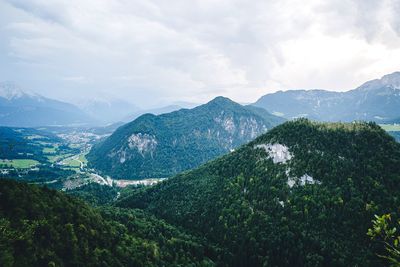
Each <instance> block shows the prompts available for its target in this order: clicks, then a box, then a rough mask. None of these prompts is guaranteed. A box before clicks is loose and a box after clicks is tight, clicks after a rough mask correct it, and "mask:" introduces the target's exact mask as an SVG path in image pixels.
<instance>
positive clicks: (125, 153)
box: [87, 97, 283, 178]
mask: <svg viewBox="0 0 400 267" xmlns="http://www.w3.org/2000/svg"><path fill="white" fill-rule="evenodd" d="M281 122H283V119H282V118H279V117H276V116H274V115H271V114H269V113H268V112H267V111H265V110H263V109H261V108H256V107H245V106H242V105H239V104H237V103H235V102H233V101H231V100H229V99H228V98H224V97H217V98H215V99H214V100H212V101H210V102H209V103H207V104H205V105H202V106H199V107H196V108H193V109H181V110H179V111H175V112H171V113H167V114H162V115H159V116H155V115H152V114H146V115H143V116H141V117H139V118H138V119H136V120H134V121H133V122H131V123H128V124H126V125H124V126H122V127H120V128H119V129H118V130H117V131H115V133H114V134H113V135H111V136H110V137H109V138H108V139H106V140H105V141H104V142H103V143H101V144H99V145H97V146H94V147H93V149H92V150H91V152H90V153H89V155H88V156H87V158H88V159H89V162H90V165H91V166H93V167H95V168H96V169H98V170H100V171H102V172H103V173H104V174H108V175H111V176H113V177H115V178H148V177H167V176H171V175H173V174H177V173H179V172H181V171H184V170H188V169H191V168H195V167H197V166H199V165H200V164H202V163H205V162H207V161H208V160H210V159H213V158H216V157H218V156H220V155H222V154H225V153H227V152H229V151H231V150H233V149H235V148H237V147H238V146H240V145H242V144H244V143H246V142H249V141H250V140H253V139H254V138H255V137H257V136H258V135H260V134H262V133H265V132H266V131H267V130H268V129H270V128H272V127H273V126H275V125H277V124H279V123H281Z"/></svg>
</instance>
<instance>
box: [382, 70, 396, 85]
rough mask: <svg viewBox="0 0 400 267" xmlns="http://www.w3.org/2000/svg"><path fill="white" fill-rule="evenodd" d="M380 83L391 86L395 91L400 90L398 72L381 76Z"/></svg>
mask: <svg viewBox="0 0 400 267" xmlns="http://www.w3.org/2000/svg"><path fill="white" fill-rule="evenodd" d="M381 82H382V84H384V85H388V86H391V87H393V88H395V89H400V71H396V72H393V73H391V74H387V75H385V76H383V77H382V78H381Z"/></svg>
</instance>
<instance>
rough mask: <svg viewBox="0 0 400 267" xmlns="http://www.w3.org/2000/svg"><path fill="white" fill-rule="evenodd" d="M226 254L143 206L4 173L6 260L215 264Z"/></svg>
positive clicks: (0, 186) (1, 261) (0, 246)
mask: <svg viewBox="0 0 400 267" xmlns="http://www.w3.org/2000/svg"><path fill="white" fill-rule="evenodd" d="M220 254H221V253H219V252H217V250H215V249H214V248H212V247H210V246H208V245H206V244H205V243H204V240H202V239H200V238H195V237H193V236H191V235H188V234H186V233H184V232H182V231H181V230H178V229H177V228H175V227H173V226H171V225H169V224H167V223H165V222H164V221H162V220H158V219H156V218H155V217H154V216H150V215H147V214H146V213H145V212H143V211H140V210H124V209H118V208H107V207H105V208H102V209H94V208H92V207H90V206H88V205H87V204H85V203H84V202H82V201H80V200H78V199H75V198H73V197H70V196H68V195H65V194H63V193H60V192H57V191H54V190H50V189H47V188H40V187H37V186H33V185H27V184H23V183H17V182H15V181H9V180H3V179H0V266H4V267H9V266H113V267H115V266H214V265H215V264H214V261H215V260H211V258H215V259H217V256H218V255H220Z"/></svg>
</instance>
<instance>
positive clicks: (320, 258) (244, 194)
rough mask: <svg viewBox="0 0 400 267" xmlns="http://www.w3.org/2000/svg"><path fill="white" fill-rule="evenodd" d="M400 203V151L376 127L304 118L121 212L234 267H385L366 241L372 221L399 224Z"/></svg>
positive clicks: (149, 191) (135, 195)
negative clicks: (382, 217)
mask: <svg viewBox="0 0 400 267" xmlns="http://www.w3.org/2000/svg"><path fill="white" fill-rule="evenodd" d="M399 194H400V144H399V143H396V142H395V141H394V140H393V138H392V137H390V136H389V135H388V134H387V133H386V132H385V131H384V130H383V129H382V128H380V127H379V126H378V125H377V124H375V123H348V124H345V123H331V124H324V123H316V122H310V121H309V120H306V119H299V120H295V121H290V122H286V123H283V124H281V125H279V126H277V127H275V128H273V129H272V130H271V131H268V132H267V133H266V134H264V135H261V136H260V137H258V138H257V139H255V140H254V141H253V142H250V143H249V144H247V145H244V146H242V147H241V148H239V149H237V150H236V151H235V152H233V153H230V154H228V155H225V156H223V157H221V158H219V159H217V160H214V161H211V162H209V163H207V164H205V165H203V166H201V167H199V168H198V169H195V170H192V171H189V172H185V173H182V174H179V175H177V176H175V177H173V178H170V179H168V180H166V181H164V182H161V183H159V184H157V185H155V186H153V187H150V188H143V189H139V190H138V189H135V190H133V191H131V193H130V194H129V193H128V192H125V195H124V196H122V197H121V198H120V199H119V201H118V203H117V206H120V207H125V208H141V209H144V210H145V211H147V212H151V213H153V214H155V215H156V216H157V217H159V218H162V219H165V220H166V221H167V222H168V223H172V224H174V225H177V226H180V227H182V228H183V229H186V230H188V231H189V232H190V233H194V234H197V235H199V236H203V237H204V238H206V239H207V240H208V242H210V243H216V244H217V245H219V246H221V247H222V248H224V249H228V251H229V255H231V258H226V259H225V260H224V264H225V265H226V266H237V267H244V266H282V267H283V266H287V267H289V266H299V267H305V266H343V267H345V266H365V267H378V266H379V267H383V266H388V265H387V263H385V262H383V261H381V259H380V258H379V257H378V256H377V255H382V254H383V255H384V253H385V252H384V251H382V249H381V245H380V244H378V243H377V242H373V241H371V240H370V238H369V237H368V236H367V234H366V233H367V231H368V229H369V228H370V227H372V223H371V220H372V219H373V218H374V214H386V213H391V215H392V218H393V219H392V220H393V221H396V220H397V218H398V216H399V213H398V212H399V207H400V198H399V197H398V196H399ZM395 218H396V219H395Z"/></svg>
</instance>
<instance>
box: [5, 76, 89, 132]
mask: <svg viewBox="0 0 400 267" xmlns="http://www.w3.org/2000/svg"><path fill="white" fill-rule="evenodd" d="M92 121H93V119H92V118H91V117H90V116H88V115H87V114H86V113H84V112H83V111H82V110H80V109H79V108H77V107H76V106H74V105H72V104H69V103H65V102H62V101H58V100H54V99H50V98H46V97H43V96H41V95H38V94H35V93H30V92H24V91H22V90H21V89H20V88H19V87H18V86H16V85H15V84H14V83H1V84H0V125H2V126H17V127H38V126H44V125H77V124H87V123H89V122H92Z"/></svg>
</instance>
